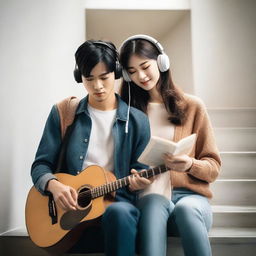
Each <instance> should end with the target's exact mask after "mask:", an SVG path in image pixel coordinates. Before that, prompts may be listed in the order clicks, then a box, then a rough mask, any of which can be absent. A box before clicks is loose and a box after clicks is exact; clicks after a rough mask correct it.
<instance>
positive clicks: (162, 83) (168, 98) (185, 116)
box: [120, 35, 221, 256]
mask: <svg viewBox="0 0 256 256" xmlns="http://www.w3.org/2000/svg"><path fill="white" fill-rule="evenodd" d="M120 62H121V64H122V66H123V69H124V70H123V78H124V80H123V83H122V86H121V98H122V99H123V100H124V101H126V102H129V101H130V104H131V106H133V107H136V108H138V109H140V110H142V111H143V112H145V113H146V114H147V115H148V117H149V120H150V126H151V135H155V136H159V137H163V138H165V139H169V140H173V141H179V140H180V139H182V138H184V137H186V136H189V135H191V134H193V133H196V135H197V141H196V145H195V146H194V148H193V150H192V151H191V153H190V154H189V155H179V156H173V155H171V154H166V155H165V156H163V157H164V161H165V164H166V166H167V167H168V168H169V170H170V171H169V172H167V173H165V174H162V175H159V176H157V178H156V179H155V180H154V181H153V183H152V184H151V185H149V186H148V187H147V188H145V189H144V187H142V186H140V184H131V185H130V189H131V190H141V189H142V191H141V192H140V199H139V202H138V207H139V209H140V211H141V217H140V223H139V234H140V236H139V238H140V251H141V254H142V255H143V256H151V255H152V256H155V255H157V256H165V255H166V250H167V249H166V248H167V247H166V241H167V236H168V235H174V236H180V237H181V242H182V246H183V249H184V253H185V255H186V256H208V255H211V246H210V242H209V238H208V231H209V229H210V227H211V225H212V211H211V206H210V204H209V199H210V198H211V197H212V192H211V190H210V188H209V183H211V182H213V181H215V179H216V178H217V176H218V174H219V171H220V164H221V160H220V155H219V152H218V149H217V147H216V144H215V140H214V135H213V131H212V127H211V124H210V120H209V117H208V115H207V112H206V108H205V105H204V104H203V103H202V101H201V100H200V99H199V98H198V97H195V96H192V95H188V94H185V93H183V92H182V91H181V90H180V89H179V88H178V87H177V86H176V85H174V83H173V81H172V77H171V72H170V64H169V58H168V56H167V55H166V54H165V53H164V50H163V47H162V46H161V44H160V43H159V42H158V41H157V40H156V39H154V38H152V37H150V36H147V35H135V36H132V37H129V38H127V39H126V40H125V41H124V42H123V43H122V45H121V47H120ZM143 189H144V190H143Z"/></svg>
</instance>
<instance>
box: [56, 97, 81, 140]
mask: <svg viewBox="0 0 256 256" xmlns="http://www.w3.org/2000/svg"><path fill="white" fill-rule="evenodd" d="M79 102H80V99H78V98H77V97H75V96H70V97H68V98H66V99H64V100H62V101H60V102H58V103H57V104H56V106H57V109H58V112H59V116H60V128H61V138H62V139H63V138H64V136H65V133H66V130H67V127H68V126H69V125H71V124H72V123H73V121H74V118H75V114H76V109H77V107H78V104H79Z"/></svg>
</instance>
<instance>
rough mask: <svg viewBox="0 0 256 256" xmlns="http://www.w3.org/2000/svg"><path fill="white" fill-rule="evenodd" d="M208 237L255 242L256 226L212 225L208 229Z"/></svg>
mask: <svg viewBox="0 0 256 256" xmlns="http://www.w3.org/2000/svg"><path fill="white" fill-rule="evenodd" d="M209 237H210V239H211V241H219V239H225V240H229V241H236V242H238V241H240V242H242V241H247V242H249V241H250V242H256V228H233V227H229V228H227V227H214V228H212V229H211V230H210V232H209Z"/></svg>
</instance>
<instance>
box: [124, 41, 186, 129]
mask: <svg viewBox="0 0 256 256" xmlns="http://www.w3.org/2000/svg"><path fill="white" fill-rule="evenodd" d="M133 54H135V55H137V56H140V57H146V58H148V59H154V60H157V56H158V55H159V51H158V49H157V48H156V47H155V46H154V45H153V44H152V43H150V42H149V41H147V40H144V39H135V40H131V41H128V42H127V43H125V45H124V46H123V47H122V49H121V53H120V62H121V65H122V66H123V68H124V69H125V70H127V67H128V61H129V59H130V57H131V56H132V55H133ZM129 83H130V90H131V91H130V92H131V106H133V107H136V108H138V109H140V110H142V111H143V112H145V113H147V106H148V103H149V100H150V95H149V92H148V91H146V90H143V89H142V88H140V87H139V86H137V85H136V84H135V83H133V82H129ZM128 86H129V85H128V82H126V81H124V80H123V82H122V85H121V91H120V94H121V97H122V99H123V100H124V101H125V102H128V100H129V99H128V98H129V87H128ZM157 90H158V91H159V93H160V95H161V97H162V99H163V102H164V105H165V108H166V111H167V113H168V114H169V120H170V122H171V123H173V124H175V125H181V124H182V123H183V121H184V120H185V110H184V107H185V106H184V100H183V96H182V92H181V91H180V90H179V89H178V88H177V87H175V85H174V84H173V81H172V77H171V72H170V71H169V70H168V71H166V72H160V78H159V82H158V84H157Z"/></svg>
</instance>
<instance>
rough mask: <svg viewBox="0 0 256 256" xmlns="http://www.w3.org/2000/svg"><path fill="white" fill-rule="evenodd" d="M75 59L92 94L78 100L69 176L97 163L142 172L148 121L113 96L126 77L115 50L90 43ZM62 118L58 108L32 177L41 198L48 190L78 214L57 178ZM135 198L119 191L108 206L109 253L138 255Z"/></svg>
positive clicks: (104, 224)
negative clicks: (142, 153)
mask: <svg viewBox="0 0 256 256" xmlns="http://www.w3.org/2000/svg"><path fill="white" fill-rule="evenodd" d="M75 59H76V68H75V71H74V77H75V80H76V81H77V82H78V83H83V85H84V87H85V89H86V91H87V92H88V95H87V96H86V97H85V98H83V99H82V100H81V101H80V103H79V105H78V107H77V109H76V112H75V118H74V125H73V126H74V127H73V130H72V132H71V134H70V136H69V141H68V144H67V149H66V156H65V161H66V167H67V170H65V172H67V173H68V174H72V175H76V174H78V173H80V172H81V171H83V170H84V169H85V168H87V167H88V166H90V165H99V166H101V167H103V168H104V169H105V170H108V171H111V172H113V173H114V175H115V176H116V178H118V179H120V178H123V177H126V176H128V175H130V174H131V170H132V169H136V170H140V169H144V168H145V167H146V166H145V165H142V164H140V163H138V162H137V159H138V157H139V156H140V154H141V152H142V151H143V149H144V148H145V146H146V145H147V143H148V141H149V138H150V128H149V122H148V118H147V116H146V115H145V114H144V113H142V112H141V111H139V110H137V109H135V108H133V107H131V108H130V107H128V106H127V104H126V103H125V102H124V101H122V100H121V98H120V97H119V96H118V95H117V94H115V91H114V82H115V79H118V78H120V77H121V73H122V70H121V67H120V64H119V60H118V52H117V51H116V48H115V46H114V45H113V44H112V43H110V42H105V41H94V40H88V41H86V42H85V43H83V44H82V45H81V46H80V47H79V48H78V49H77V51H76V53H75ZM64 118H65V117H64ZM60 119H61V117H60V114H59V112H58V109H57V107H56V105H54V106H53V107H52V110H51V112H50V114H49V117H48V120H47V122H46V125H45V129H44V132H43V136H42V138H41V142H40V144H39V147H38V150H37V153H36V157H35V160H34V162H33V165H32V169H31V175H32V179H33V183H34V185H35V187H36V188H37V189H38V190H39V191H40V192H41V193H42V194H43V195H45V194H46V193H47V192H50V193H51V194H52V195H53V198H54V201H55V203H56V204H57V206H58V207H60V208H62V209H63V210H64V211H70V210H77V191H76V190H75V189H74V188H72V187H71V186H67V185H64V184H62V183H61V182H59V181H58V180H57V178H56V176H54V172H55V170H54V168H55V167H54V166H55V161H56V159H57V158H58V154H59V152H60V149H61V143H62V140H61V125H60ZM128 120H129V122H128ZM85 171H86V170H85ZM132 172H133V173H135V175H134V177H133V178H130V184H133V185H136V184H141V185H142V186H146V185H148V184H150V183H151V181H149V180H147V179H145V178H140V177H138V175H136V171H135V170H132ZM136 197H137V195H136V193H135V192H133V191H131V190H130V189H129V188H128V187H124V188H121V189H118V190H117V191H116V196H115V202H114V203H113V204H110V205H109V206H108V207H107V208H106V211H105V213H104V214H103V216H102V219H101V229H102V232H103V236H104V250H105V253H106V255H109V256H115V255H117V256H118V255H120V256H121V255H122V256H126V255H127V256H133V255H135V240H136V234H137V223H138V219H139V210H138V209H137V208H136V207H135V206H134V204H135V202H136ZM85 233H86V231H85ZM88 236H90V234H89V235H88V234H87V237H88ZM92 242H93V243H95V244H96V245H98V243H99V242H98V241H92ZM88 243H91V242H88V241H86V240H84V239H83V237H81V239H80V241H79V243H78V245H77V246H75V247H77V248H78V247H80V249H81V250H83V247H85V248H86V247H87V245H88ZM89 245H90V244H89Z"/></svg>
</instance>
